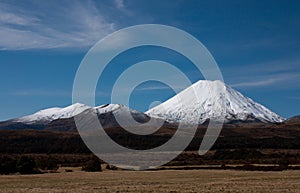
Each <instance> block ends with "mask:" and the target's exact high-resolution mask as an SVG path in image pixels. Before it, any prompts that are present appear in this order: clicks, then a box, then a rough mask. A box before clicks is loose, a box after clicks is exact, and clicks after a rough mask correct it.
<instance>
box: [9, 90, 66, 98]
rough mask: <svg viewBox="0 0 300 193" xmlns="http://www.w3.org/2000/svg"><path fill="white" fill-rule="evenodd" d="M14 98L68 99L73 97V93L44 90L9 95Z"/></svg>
mask: <svg viewBox="0 0 300 193" xmlns="http://www.w3.org/2000/svg"><path fill="white" fill-rule="evenodd" d="M9 94H10V95H12V96H47V97H64V96H65V97H67V96H71V92H68V91H64V90H42V89H26V90H17V91H12V92H10V93H9Z"/></svg>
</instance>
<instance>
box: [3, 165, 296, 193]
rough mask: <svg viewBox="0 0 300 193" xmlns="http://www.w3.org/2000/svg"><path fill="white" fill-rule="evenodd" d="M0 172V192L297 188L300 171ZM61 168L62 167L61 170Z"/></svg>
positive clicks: (207, 190)
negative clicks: (29, 173)
mask: <svg viewBox="0 0 300 193" xmlns="http://www.w3.org/2000/svg"><path fill="white" fill-rule="evenodd" d="M72 169H73V172H70V173H66V172H61V173H48V174H38V175H8V176H5V175H2V176H0V192H5V193H9V192H88V193H92V192H264V193H265V192H280V193H283V192H300V171H299V170H298V171H283V172H253V171H232V170H179V171H175V170H164V171H104V172H96V173H89V172H82V171H79V169H76V168H75V169H74V168H72ZM63 171H64V170H63Z"/></svg>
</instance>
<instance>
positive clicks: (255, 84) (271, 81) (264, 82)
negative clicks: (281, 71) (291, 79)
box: [230, 78, 282, 87]
mask: <svg viewBox="0 0 300 193" xmlns="http://www.w3.org/2000/svg"><path fill="white" fill-rule="evenodd" d="M280 80H282V79H280V78H271V79H268V80H258V81H253V82H241V83H236V84H231V85H230V86H232V87H260V86H267V85H272V84H274V83H276V82H278V81H280Z"/></svg>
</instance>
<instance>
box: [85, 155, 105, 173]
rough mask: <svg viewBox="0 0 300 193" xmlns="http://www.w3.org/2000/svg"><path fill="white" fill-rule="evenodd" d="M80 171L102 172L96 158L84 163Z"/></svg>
mask: <svg viewBox="0 0 300 193" xmlns="http://www.w3.org/2000/svg"><path fill="white" fill-rule="evenodd" d="M82 170H83V171H87V172H99V171H102V168H101V162H100V160H99V159H98V158H97V157H96V156H93V157H92V158H91V159H90V160H89V161H88V162H86V164H85V165H83V166H82Z"/></svg>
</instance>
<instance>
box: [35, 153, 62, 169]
mask: <svg viewBox="0 0 300 193" xmlns="http://www.w3.org/2000/svg"><path fill="white" fill-rule="evenodd" d="M57 163H58V161H57V159H55V158H53V157H52V156H47V157H44V158H41V159H39V160H38V161H36V165H37V167H38V168H40V169H42V170H57V169H58V164H57Z"/></svg>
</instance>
